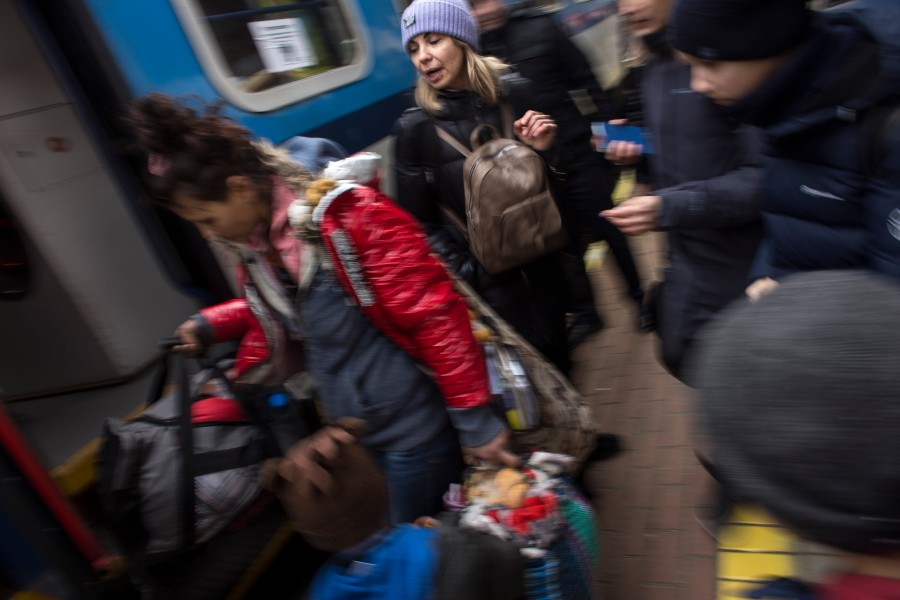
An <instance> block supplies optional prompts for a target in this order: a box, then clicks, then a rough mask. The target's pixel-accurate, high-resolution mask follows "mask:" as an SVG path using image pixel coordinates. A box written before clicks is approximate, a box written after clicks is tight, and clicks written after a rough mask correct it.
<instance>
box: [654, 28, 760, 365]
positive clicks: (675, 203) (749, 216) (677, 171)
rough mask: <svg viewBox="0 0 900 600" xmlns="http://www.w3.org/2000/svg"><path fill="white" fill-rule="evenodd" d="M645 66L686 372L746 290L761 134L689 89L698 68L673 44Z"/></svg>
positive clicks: (670, 316) (677, 361)
mask: <svg viewBox="0 0 900 600" xmlns="http://www.w3.org/2000/svg"><path fill="white" fill-rule="evenodd" d="M653 46H654V48H653V49H654V55H653V58H652V59H651V60H650V61H649V62H648V64H647V65H646V66H645V67H644V68H643V73H642V82H641V93H642V102H643V112H644V122H645V126H646V127H647V129H648V131H649V134H650V137H651V141H652V144H653V145H654V146H655V148H654V150H655V152H654V153H653V154H650V155H649V160H650V174H651V178H652V180H653V183H654V188H655V191H653V194H655V195H658V196H661V197H662V212H661V214H660V215H659V217H658V219H657V223H658V226H659V228H660V229H662V230H664V231H666V232H667V241H668V258H669V266H668V268H667V270H666V274H665V284H664V286H663V294H662V297H661V298H660V302H659V304H658V313H659V314H658V321H659V322H658V333H659V336H660V339H661V342H662V358H663V362H664V363H665V365H666V366H667V367H668V368H669V369H670V370H671V371H672V372H673V373H674V374H676V375H677V374H678V373H679V370H680V367H681V363H682V360H683V358H684V354H685V352H686V350H687V349H688V348H689V347H690V345H691V344H692V343H693V341H694V339H695V338H696V336H697V333H698V331H699V329H700V327H701V326H702V325H703V324H704V323H706V322H707V321H708V320H709V319H710V318H712V317H713V316H714V315H715V314H716V313H717V312H718V311H719V310H721V309H722V308H724V307H725V306H726V305H727V304H729V303H730V302H732V301H733V300H735V299H737V298H740V297H742V296H743V293H744V288H745V287H746V284H747V277H748V272H749V269H750V266H751V264H752V262H753V257H754V256H755V255H756V251H757V248H758V245H759V241H760V238H761V236H762V228H761V222H760V210H761V205H762V196H761V189H762V174H761V170H760V164H759V160H760V157H759V151H760V148H759V132H758V131H757V130H756V129H755V128H753V127H749V126H746V125H740V124H739V123H738V122H737V121H735V120H734V119H732V118H730V117H728V116H727V115H726V114H725V113H724V112H723V111H722V110H721V109H720V108H719V107H717V106H716V105H714V104H713V103H712V102H710V101H709V100H708V99H707V98H705V97H704V96H702V95H700V94H697V93H695V92H693V91H692V90H691V88H690V77H691V75H690V67H689V66H688V65H687V64H685V63H683V62H681V61H680V60H678V59H677V58H676V57H675V56H673V54H672V52H671V50H670V49H669V48H668V47H667V46H666V45H664V44H654V45H653Z"/></svg>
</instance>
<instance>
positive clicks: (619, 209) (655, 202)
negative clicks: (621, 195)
mask: <svg viewBox="0 0 900 600" xmlns="http://www.w3.org/2000/svg"><path fill="white" fill-rule="evenodd" d="M661 210H662V197H660V196H637V197H635V198H629V199H628V200H625V201H624V202H622V203H620V204H619V205H618V206H615V207H613V208H610V209H609V210H604V211H602V212H601V213H600V216H601V217H603V218H605V219H606V220H608V221H609V222H610V223H612V224H613V225H615V226H616V227H617V228H618V229H619V231H621V232H622V233H624V234H626V235H640V234H642V233H645V232H647V231H653V230H655V229H656V228H657V222H658V220H659V213H660V211H661Z"/></svg>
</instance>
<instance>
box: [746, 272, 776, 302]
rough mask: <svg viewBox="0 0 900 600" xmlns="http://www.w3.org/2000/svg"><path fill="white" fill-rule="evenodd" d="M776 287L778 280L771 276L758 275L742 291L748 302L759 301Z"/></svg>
mask: <svg viewBox="0 0 900 600" xmlns="http://www.w3.org/2000/svg"><path fill="white" fill-rule="evenodd" d="M777 287H778V282H777V281H775V280H774V279H772V278H771V277H760V278H759V279H757V280H756V281H754V282H753V283H751V284H750V285H748V286H747V289H746V290H744V293H745V294H747V299H748V300H749V301H750V302H759V301H760V300H762V299H763V298H764V297H766V296H768V295H769V294H771V293H772V292H773V291H774V290H775V288H777Z"/></svg>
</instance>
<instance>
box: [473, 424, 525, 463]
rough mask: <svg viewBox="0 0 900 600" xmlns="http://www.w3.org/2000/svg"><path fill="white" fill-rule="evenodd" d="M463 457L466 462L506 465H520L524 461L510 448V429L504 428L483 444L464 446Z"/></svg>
mask: <svg viewBox="0 0 900 600" xmlns="http://www.w3.org/2000/svg"><path fill="white" fill-rule="evenodd" d="M462 452H463V459H465V461H466V464H470V465H476V464H480V463H488V464H491V465H500V466H505V467H518V466H519V464H520V463H521V462H522V461H521V460H520V459H519V457H518V456H516V455H515V454H513V453H512V452H510V450H509V429H503V430H502V431H501V432H500V433H499V434H498V435H497V437H495V438H494V439H492V440H491V441H489V442H488V443H487V444H484V445H483V446H477V447H474V448H473V447H470V446H463V447H462Z"/></svg>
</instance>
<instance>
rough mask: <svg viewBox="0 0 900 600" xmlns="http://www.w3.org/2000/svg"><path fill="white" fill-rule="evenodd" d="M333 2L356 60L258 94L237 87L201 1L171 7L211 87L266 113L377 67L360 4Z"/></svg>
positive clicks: (177, 0)
mask: <svg viewBox="0 0 900 600" xmlns="http://www.w3.org/2000/svg"><path fill="white" fill-rule="evenodd" d="M332 1H333V2H334V3H335V4H336V5H337V6H338V8H339V9H340V10H341V12H342V13H343V15H344V16H345V17H346V23H345V25H346V27H347V30H348V31H349V32H350V34H351V36H352V39H353V40H354V41H355V42H356V52H355V53H354V54H355V56H354V58H353V60H352V61H351V62H350V63H349V64H347V65H343V66H340V67H335V68H333V69H329V70H328V71H325V72H323V73H317V74H315V75H310V76H309V77H304V78H302V79H298V80H296V81H292V82H290V83H285V84H282V85H279V86H275V87H272V88H269V89H265V90H260V91H255V92H254V91H247V90H244V89H241V88H240V87H238V86H237V85H235V83H234V81H233V76H232V70H231V68H230V66H229V65H228V62H227V60H226V58H225V55H224V53H223V52H222V50H221V48H220V45H219V42H218V40H217V39H216V36H215V34H214V33H213V31H212V28H211V27H210V25H209V23H208V19H207V17H206V15H205V14H204V12H203V9H202V8H201V7H200V4H199V2H198V0H171V4H172V7H173V9H174V10H175V13H176V15H177V16H178V19H179V21H180V22H181V26H182V28H183V29H184V32H185V34H186V35H187V37H188V40H189V42H190V44H191V48H192V49H193V50H194V54H195V56H196V57H197V60H198V61H199V62H200V65H201V67H202V68H203V72H204V73H205V74H206V77H207V79H208V80H209V82H210V84H212V86H213V87H214V88H215V89H216V90H217V91H218V92H219V93H220V94H221V95H222V97H223V98H225V99H226V100H227V101H228V102H230V103H231V104H233V105H235V106H236V107H238V108H241V109H243V110H246V111H248V112H253V113H264V112H271V111H274V110H278V109H280V108H283V107H285V106H289V105H292V104H296V103H298V102H302V101H303V100H306V99H308V98H312V97H315V96H319V95H321V94H324V93H326V92H329V91H331V90H334V89H337V88H340V87H344V86H346V85H349V84H351V83H354V82H356V81H359V80H361V79H364V78H365V77H367V76H368V75H369V74H370V73H371V72H372V69H373V67H374V63H375V61H374V57H373V45H372V39H371V36H370V34H369V29H368V27H366V26H365V25H364V21H363V19H362V11H361V10H360V8H359V4H358V0H332Z"/></svg>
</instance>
